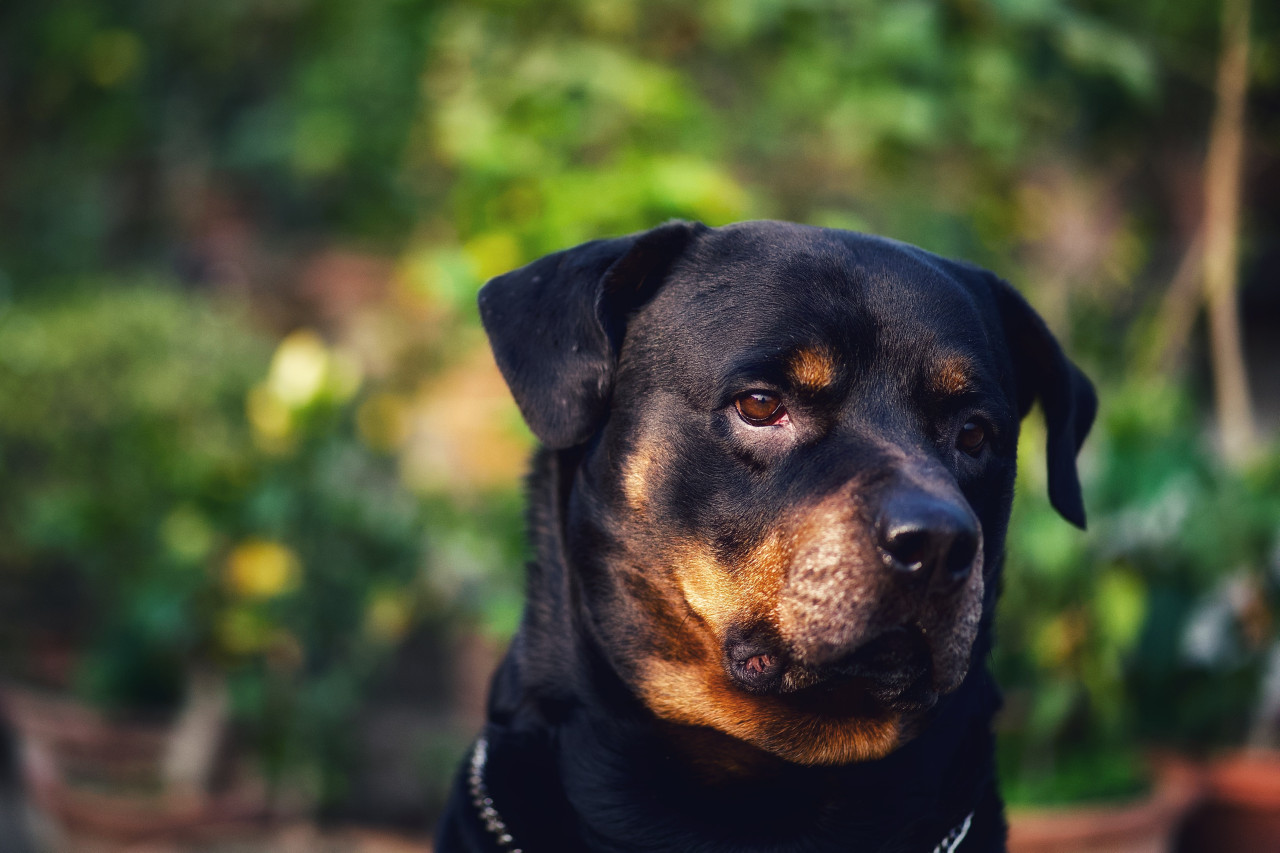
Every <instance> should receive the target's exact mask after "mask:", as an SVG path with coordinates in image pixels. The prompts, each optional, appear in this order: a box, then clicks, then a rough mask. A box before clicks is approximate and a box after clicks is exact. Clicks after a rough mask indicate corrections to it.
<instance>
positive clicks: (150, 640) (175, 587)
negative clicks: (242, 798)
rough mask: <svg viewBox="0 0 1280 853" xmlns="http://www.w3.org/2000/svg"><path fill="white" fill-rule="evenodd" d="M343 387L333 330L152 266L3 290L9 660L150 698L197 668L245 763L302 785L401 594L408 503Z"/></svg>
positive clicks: (410, 590) (0, 544) (0, 529)
mask: <svg viewBox="0 0 1280 853" xmlns="http://www.w3.org/2000/svg"><path fill="white" fill-rule="evenodd" d="M364 397H365V395H362V394H361V380H360V376H359V371H358V369H357V368H356V367H355V366H354V365H353V364H352V363H350V362H349V361H348V360H346V359H344V357H343V356H342V354H341V353H340V352H337V351H334V350H332V349H330V348H329V347H327V346H326V345H325V344H324V343H323V342H322V341H321V340H320V339H319V338H318V337H317V336H315V335H314V334H312V333H309V332H305V331H304V332H297V333H294V334H292V335H290V336H289V337H287V338H286V339H285V340H284V341H283V342H281V343H280V345H279V346H278V347H277V348H275V350H274V354H273V351H272V347H271V343H270V341H269V340H268V339H267V337H266V336H265V335H264V334H263V333H262V332H260V331H258V330H255V329H254V327H253V326H252V324H251V323H250V322H249V318H247V317H246V316H244V311H243V308H242V307H235V306H232V305H228V304H224V303H219V302H214V301H210V300H207V299H204V298H199V297H195V296H192V295H189V294H182V293H179V292H176V291H173V290H167V289H164V288H161V287H109V288H103V289H99V290H84V291H80V292H78V293H77V294H75V295H74V296H73V297H71V298H67V299H61V300H59V301H56V302H54V301H45V302H39V301H37V302H30V303H21V304H14V305H11V306H9V307H8V309H7V310H6V311H5V312H4V313H3V314H0V471H2V474H3V478H4V481H5V495H6V497H5V500H4V501H3V502H2V503H0V586H2V587H3V590H4V604H5V609H6V610H7V611H8V612H7V613H6V614H5V620H4V624H5V629H4V643H5V644H4V654H5V660H4V664H5V668H6V669H7V670H8V672H9V673H10V674H11V675H16V676H18V677H21V678H26V679H28V680H31V679H35V680H45V681H49V680H53V681H59V680H62V681H69V682H70V684H69V686H71V687H73V688H74V689H75V690H77V691H79V692H80V693H81V694H82V695H84V696H85V697H86V698H88V699H89V700H91V701H93V702H95V703H97V704H99V705H102V706H105V707H108V708H136V707H138V706H140V705H141V706H148V705H150V706H160V707H166V706H168V707H172V706H173V705H174V704H176V703H177V702H178V701H180V699H181V697H182V691H183V689H184V684H185V682H186V679H187V677H188V675H189V674H190V672H191V671H192V669H193V668H199V669H201V670H203V671H209V670H212V671H215V672H219V673H221V674H222V677H223V678H224V679H225V681H226V684H227V685H228V687H229V690H230V696H231V699H232V706H231V707H232V715H233V718H234V719H235V720H236V721H237V722H239V723H240V724H242V725H243V726H244V727H245V728H246V729H247V730H248V731H249V732H250V733H251V734H252V736H253V737H254V738H255V739H256V742H257V743H258V744H259V746H260V747H261V754H262V756H263V757H264V758H265V759H267V763H268V767H269V768H270V769H272V770H273V771H275V772H285V771H290V772H292V771H294V770H299V769H301V770H306V771H307V772H309V773H312V778H319V781H320V784H321V786H322V787H321V790H320V791H319V792H318V793H321V794H324V793H325V792H326V791H327V790H328V787H329V783H330V782H331V781H332V779H328V778H327V777H325V776H323V775H321V776H319V777H316V776H315V773H316V772H320V773H321V774H323V772H324V771H326V770H327V769H330V768H331V767H332V766H334V762H333V761H331V760H330V759H333V758H335V757H336V756H335V755H334V751H335V750H336V749H340V748H341V745H342V743H343V738H342V736H341V735H342V731H343V726H344V720H346V719H347V718H348V716H349V714H350V713H351V711H352V710H353V709H354V707H355V704H356V703H357V702H358V701H360V697H361V692H360V689H359V688H360V686H361V685H362V684H363V683H364V682H365V681H366V679H367V678H368V676H369V675H370V674H371V673H372V672H373V671H374V669H375V668H376V666H377V664H378V663H379V662H380V661H381V660H382V659H383V658H384V657H385V656H386V654H387V652H388V650H389V649H390V648H391V645H392V643H393V642H394V641H395V640H398V639H399V638H400V637H401V636H402V635H403V634H404V632H405V631H406V630H407V629H408V628H409V627H410V625H411V624H412V622H413V620H414V619H415V618H417V617H418V612H419V602H420V599H421V596H420V594H419V592H418V590H419V586H420V584H419V583H418V576H419V573H420V567H421V563H422V555H421V551H422V547H421V542H420V537H421V533H420V531H421V510H420V506H419V503H418V501H417V500H415V499H414V498H413V497H412V496H411V495H410V494H408V493H407V492H406V491H405V490H404V489H403V488H402V487H401V485H400V482H399V478H398V476H397V471H396V465H395V460H394V459H393V458H392V457H390V456H388V455H386V454H383V453H380V452H377V451H374V450H372V449H370V448H369V447H368V446H366V444H365V443H364V442H363V441H362V440H361V439H360V434H361V430H360V427H359V421H360V413H361V405H362V400H363V399H364ZM365 417H366V419H367V417H368V415H367V414H366V415H365ZM50 649H53V650H55V651H58V652H60V653H59V654H53V655H52V659H54V660H62V659H69V660H70V661H71V666H70V667H62V668H60V669H59V668H56V667H55V668H54V669H53V670H52V671H51V670H50V668H49V666H48V665H47V662H48V661H49V660H50V659H51V655H50Z"/></svg>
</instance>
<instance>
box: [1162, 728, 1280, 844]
mask: <svg viewBox="0 0 1280 853" xmlns="http://www.w3.org/2000/svg"><path fill="white" fill-rule="evenodd" d="M1177 850H1178V853H1220V852H1221V851H1231V853H1277V851H1280V752H1275V751H1266V750H1260V751H1255V752H1247V753H1242V754H1239V755H1234V756H1231V757H1227V758H1223V759H1220V760H1218V761H1215V762H1213V763H1211V764H1209V765H1208V767H1207V768H1206V770H1205V796H1204V799H1203V800H1202V801H1201V803H1200V805H1199V806H1198V807H1197V808H1196V809H1195V810H1194V811H1192V813H1191V815H1190V816H1189V817H1188V819H1187V823H1186V826H1185V828H1184V830H1183V832H1182V833H1181V836H1180V838H1179V845H1178V847H1177Z"/></svg>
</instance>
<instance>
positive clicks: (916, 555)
mask: <svg viewBox="0 0 1280 853" xmlns="http://www.w3.org/2000/svg"><path fill="white" fill-rule="evenodd" d="M931 540H932V536H931V535H930V534H929V532H928V531H927V530H917V529H914V528H905V529H898V530H894V531H891V532H890V533H889V535H888V536H886V537H885V541H884V549H885V550H886V551H888V552H889V556H890V557H892V558H893V562H894V568H898V569H904V570H906V571H908V572H914V571H918V570H920V569H921V568H923V567H924V565H925V563H926V562H929V561H930V557H931V553H932V551H933V548H932V544H931Z"/></svg>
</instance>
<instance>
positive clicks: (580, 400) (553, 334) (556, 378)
mask: <svg viewBox="0 0 1280 853" xmlns="http://www.w3.org/2000/svg"><path fill="white" fill-rule="evenodd" d="M705 230H707V227H706V226H705V225H703V224H701V223H698V222H679V221H676V222H668V223H667V224H665V225H660V226H658V227H657V228H654V229H652V230H649V231H643V232H640V233H638V234H632V235H630V236H627V237H619V238H616V239H613V240H595V241H592V242H590V243H584V244H582V245H581V246H578V247H576V248H573V249H566V250H565V251H563V252H556V253H555V254H552V255H547V256H546V257H544V258H541V259H539V260H536V261H534V262H533V263H531V264H528V265H526V266H523V267H521V268H520V269H518V270H513V271H512V272H509V273H506V274H505V275H500V276H498V277H497V278H494V279H491V280H490V281H489V282H488V283H487V284H485V286H484V287H482V288H481V289H480V294H479V297H478V299H479V303H480V320H481V321H482V322H483V323H484V328H485V332H487V333H488V335H489V344H490V345H491V346H492V347H493V355H494V358H495V359H496V361H497V362H498V369H500V370H501V371H502V376H503V378H504V379H506V380H507V385H508V386H509V387H510V388H511V393H512V396H514V397H515V398H516V404H517V405H518V406H519V407H520V413H521V414H522V415H524V419H525V421H526V422H527V423H528V424H529V428H530V429H531V430H533V434H534V435H536V436H537V437H538V438H539V439H540V440H541V441H542V443H543V444H545V445H546V446H547V447H549V448H551V449H552V450H563V449H565V448H569V447H574V446H576V445H578V444H582V443H583V442H585V441H586V440H587V439H588V438H590V437H591V436H592V434H593V433H595V431H596V430H597V429H598V428H599V426H600V424H601V423H602V422H603V420H604V418H605V415H606V414H607V412H608V407H609V397H610V394H611V393H612V391H613V374H614V366H615V363H616V361H617V355H618V350H619V347H621V345H622V336H623V334H624V332H625V328H626V322H627V318H628V315H629V314H630V313H631V312H633V311H635V310H636V309H637V308H638V307H640V305H641V304H643V302H644V301H645V300H647V299H648V298H649V297H650V296H652V295H653V293H654V292H655V291H656V290H657V287H658V285H659V284H660V283H661V281H662V279H663V277H664V276H665V274H666V271H667V269H668V268H669V267H670V266H671V263H672V262H673V261H674V260H675V259H676V258H677V257H679V255H680V253H681V252H682V251H684V249H685V247H686V246H687V245H688V244H689V242H690V241H691V240H692V239H693V237H694V236H695V235H697V234H698V233H700V232H702V231H705Z"/></svg>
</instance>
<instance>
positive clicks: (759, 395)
mask: <svg viewBox="0 0 1280 853" xmlns="http://www.w3.org/2000/svg"><path fill="white" fill-rule="evenodd" d="M733 404H734V406H736V407H737V408H738V414H739V415H741V416H742V419H743V420H744V421H746V422H747V423H749V424H751V425H752V426H772V425H774V424H776V423H777V422H778V421H780V420H782V419H783V417H784V416H786V414H787V410H786V409H784V408H783V407H782V401H781V400H779V399H778V398H777V396H775V395H773V394H766V393H765V392H763V391H753V392H751V393H750V394H743V395H742V396H741V397H739V398H738V399H736V400H734V401H733Z"/></svg>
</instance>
